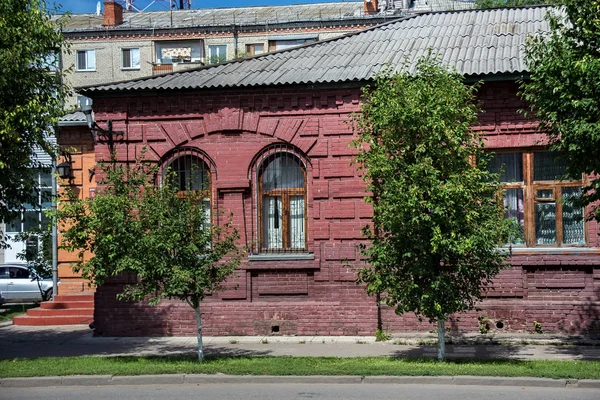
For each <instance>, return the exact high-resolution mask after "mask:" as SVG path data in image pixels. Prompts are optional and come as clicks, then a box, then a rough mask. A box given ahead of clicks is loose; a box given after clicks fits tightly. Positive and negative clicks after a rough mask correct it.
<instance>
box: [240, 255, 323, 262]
mask: <svg viewBox="0 0 600 400" xmlns="http://www.w3.org/2000/svg"><path fill="white" fill-rule="evenodd" d="M314 259H315V255H314V254H312V253H287V254H286V253H280V254H278V253H269V254H250V255H249V256H248V261H285V260H314Z"/></svg>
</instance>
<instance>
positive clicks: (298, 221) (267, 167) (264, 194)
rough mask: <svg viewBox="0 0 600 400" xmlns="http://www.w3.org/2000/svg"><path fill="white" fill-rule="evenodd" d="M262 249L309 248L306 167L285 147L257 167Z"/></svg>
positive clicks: (270, 250)
mask: <svg viewBox="0 0 600 400" xmlns="http://www.w3.org/2000/svg"><path fill="white" fill-rule="evenodd" d="M258 190H259V194H258V199H259V208H258V209H259V223H260V251H261V252H293V251H306V169H305V167H304V165H303V163H302V161H301V160H300V159H299V158H298V157H297V156H296V155H295V154H293V153H292V152H290V151H288V150H287V149H286V148H285V147H282V148H281V149H280V151H277V150H276V151H274V152H271V153H269V154H268V155H266V156H265V158H264V159H263V160H262V162H261V164H260V167H259V169H258Z"/></svg>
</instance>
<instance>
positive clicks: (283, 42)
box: [269, 35, 319, 51]
mask: <svg viewBox="0 0 600 400" xmlns="http://www.w3.org/2000/svg"><path fill="white" fill-rule="evenodd" d="M318 39H319V37H318V35H308V36H301V37H300V36H275V37H270V38H269V51H276V50H284V49H289V48H291V47H298V46H302V45H304V44H307V43H312V42H316V41H317V40H318Z"/></svg>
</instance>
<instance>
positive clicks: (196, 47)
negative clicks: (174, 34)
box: [155, 40, 204, 64]
mask: <svg viewBox="0 0 600 400" xmlns="http://www.w3.org/2000/svg"><path fill="white" fill-rule="evenodd" d="M203 43H204V42H203V41H202V40H177V41H173V40H169V41H163V42H156V43H155V49H156V63H157V64H178V63H199V62H200V61H202V57H203V56H204V54H203V53H204V50H203V49H204V44H203Z"/></svg>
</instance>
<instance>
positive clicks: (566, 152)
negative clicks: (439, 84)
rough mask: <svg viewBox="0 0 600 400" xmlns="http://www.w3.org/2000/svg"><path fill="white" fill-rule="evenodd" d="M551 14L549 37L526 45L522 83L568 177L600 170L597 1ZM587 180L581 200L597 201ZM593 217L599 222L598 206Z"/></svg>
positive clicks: (596, 183)
mask: <svg viewBox="0 0 600 400" xmlns="http://www.w3.org/2000/svg"><path fill="white" fill-rule="evenodd" d="M563 3H564V8H563V9H562V10H561V11H557V12H555V13H554V14H551V16H550V19H549V20H550V26H551V33H550V34H549V35H537V36H534V37H531V38H530V40H529V41H528V42H527V46H526V59H527V62H528V64H529V70H530V77H529V79H528V80H526V81H524V82H523V84H522V89H523V91H522V96H523V98H524V99H525V100H527V101H528V102H529V104H530V106H531V109H532V110H533V113H534V115H535V116H536V117H537V118H538V120H539V121H540V128H541V130H542V131H543V132H545V133H547V135H548V137H549V139H550V142H551V144H552V148H553V150H556V151H557V152H558V153H559V156H560V157H561V158H562V159H563V160H564V161H566V164H567V174H568V177H569V178H572V179H576V180H580V179H581V174H586V175H590V174H592V175H593V174H598V172H600V1H598V0H564V1H563ZM599 189H600V180H598V179H597V178H594V179H591V180H590V182H589V185H588V186H586V187H585V188H584V196H583V198H582V201H583V203H584V204H591V203H594V202H596V201H597V200H600V190H599ZM591 217H595V218H596V220H599V221H600V214H599V212H598V208H597V206H595V207H594V210H593V214H592V215H591Z"/></svg>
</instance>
